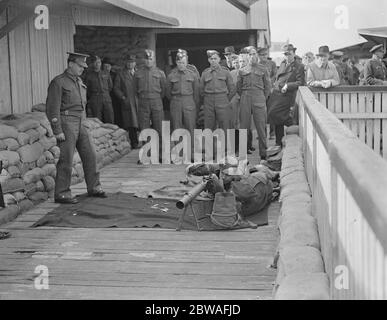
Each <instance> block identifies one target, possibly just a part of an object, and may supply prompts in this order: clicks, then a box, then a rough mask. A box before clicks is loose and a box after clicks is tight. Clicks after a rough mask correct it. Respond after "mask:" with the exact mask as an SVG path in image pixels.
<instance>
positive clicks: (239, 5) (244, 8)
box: [226, 0, 250, 13]
mask: <svg viewBox="0 0 387 320" xmlns="http://www.w3.org/2000/svg"><path fill="white" fill-rule="evenodd" d="M226 1H227V2H229V3H230V4H232V5H233V6H234V7H236V8H238V9H239V10H241V11H243V12H244V13H247V12H249V10H250V8H249V7H247V6H246V5H244V4H243V3H242V2H240V1H238V0H226Z"/></svg>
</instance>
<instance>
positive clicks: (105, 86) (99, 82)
mask: <svg viewBox="0 0 387 320" xmlns="http://www.w3.org/2000/svg"><path fill="white" fill-rule="evenodd" d="M101 66H102V62H101V58H99V57H98V56H93V57H92V59H91V70H90V71H88V72H87V73H86V76H85V84H86V87H87V109H88V116H90V117H94V118H98V119H99V120H101V121H102V122H106V123H114V111H113V105H112V99H111V97H110V92H111V91H112V89H113V82H112V79H111V77H110V74H108V73H106V72H102V70H101Z"/></svg>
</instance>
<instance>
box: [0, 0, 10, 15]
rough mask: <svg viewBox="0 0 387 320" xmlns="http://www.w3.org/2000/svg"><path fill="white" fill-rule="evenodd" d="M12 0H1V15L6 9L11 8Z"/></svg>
mask: <svg viewBox="0 0 387 320" xmlns="http://www.w3.org/2000/svg"><path fill="white" fill-rule="evenodd" d="M11 1H12V0H0V14H2V13H3V12H4V11H5V9H7V7H8V6H9V4H10V3H11Z"/></svg>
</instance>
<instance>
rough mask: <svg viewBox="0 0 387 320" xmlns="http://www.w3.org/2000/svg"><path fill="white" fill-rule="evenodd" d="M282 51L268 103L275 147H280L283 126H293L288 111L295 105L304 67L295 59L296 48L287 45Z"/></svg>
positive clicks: (302, 81)
mask: <svg viewBox="0 0 387 320" xmlns="http://www.w3.org/2000/svg"><path fill="white" fill-rule="evenodd" d="M283 50H284V55H285V60H284V61H283V62H282V63H281V65H280V67H279V69H278V72H277V76H276V80H275V83H274V88H273V92H272V94H271V96H270V99H269V101H268V104H269V122H270V124H272V125H274V126H275V138H276V145H277V146H280V147H282V138H283V136H284V126H290V125H292V124H293V122H292V119H291V115H290V109H291V108H292V107H293V106H294V104H295V100H296V94H297V90H298V87H299V86H302V85H303V84H304V65H303V64H302V63H301V62H300V61H299V60H297V59H296V58H295V55H296V50H297V48H295V47H294V46H293V45H292V44H287V45H285V46H284V48H283Z"/></svg>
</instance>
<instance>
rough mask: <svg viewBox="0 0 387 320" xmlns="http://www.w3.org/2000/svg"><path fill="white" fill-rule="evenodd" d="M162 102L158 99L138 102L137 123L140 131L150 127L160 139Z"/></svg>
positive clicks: (143, 99) (145, 99) (141, 99)
mask: <svg viewBox="0 0 387 320" xmlns="http://www.w3.org/2000/svg"><path fill="white" fill-rule="evenodd" d="M163 117H164V112H163V101H162V100H161V97H160V98H150V99H148V98H140V99H139V100H138V122H139V125H140V130H141V131H142V130H144V129H148V128H150V127H151V122H152V128H153V129H154V130H156V131H157V133H158V134H159V137H160V138H161V126H162V122H163Z"/></svg>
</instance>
